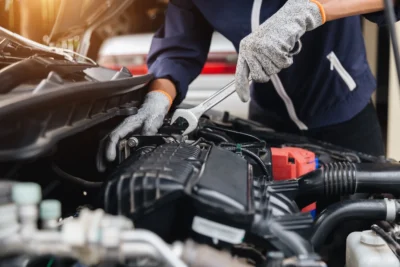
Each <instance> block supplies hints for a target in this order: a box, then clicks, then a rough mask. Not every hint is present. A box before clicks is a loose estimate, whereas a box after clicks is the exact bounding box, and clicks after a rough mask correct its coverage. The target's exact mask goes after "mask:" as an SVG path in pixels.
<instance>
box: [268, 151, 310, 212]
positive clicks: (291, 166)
mask: <svg viewBox="0 0 400 267" xmlns="http://www.w3.org/2000/svg"><path fill="white" fill-rule="evenodd" d="M271 154H272V175H273V177H274V180H275V181H281V180H289V179H296V178H299V177H300V176H302V175H304V174H306V173H308V172H311V171H314V170H315V169H317V168H318V158H317V157H316V156H315V154H314V153H313V152H311V151H309V150H306V149H302V148H297V147H283V148H276V147H273V148H271ZM302 211H303V212H310V213H311V214H312V215H313V217H315V215H316V203H312V204H310V205H309V206H307V207H305V208H303V209H302Z"/></svg>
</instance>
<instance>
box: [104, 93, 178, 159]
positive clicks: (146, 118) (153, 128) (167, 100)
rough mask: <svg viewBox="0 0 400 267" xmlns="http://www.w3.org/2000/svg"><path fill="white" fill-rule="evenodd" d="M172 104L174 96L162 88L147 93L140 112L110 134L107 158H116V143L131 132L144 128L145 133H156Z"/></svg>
mask: <svg viewBox="0 0 400 267" xmlns="http://www.w3.org/2000/svg"><path fill="white" fill-rule="evenodd" d="M171 104H172V98H171V96H169V94H168V93H166V92H164V91H162V90H154V91H151V92H149V93H147V95H146V97H145V100H144V102H143V105H142V107H141V108H140V109H139V110H138V113H137V114H135V115H132V116H130V117H128V118H126V119H125V120H124V121H123V122H122V123H121V124H120V125H119V126H118V127H117V128H115V129H114V131H112V132H111V134H110V142H109V144H108V146H107V150H106V158H107V160H109V161H113V160H115V157H116V153H117V152H116V145H117V143H118V141H119V140H120V139H122V138H124V137H125V136H126V135H128V134H129V133H132V132H133V131H135V130H138V129H140V128H142V134H143V135H154V134H156V133H157V131H158V129H159V128H160V127H161V126H162V124H163V121H164V118H165V115H166V114H167V113H168V110H169V108H170V106H171Z"/></svg>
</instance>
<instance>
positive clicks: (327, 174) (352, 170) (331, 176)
mask: <svg viewBox="0 0 400 267" xmlns="http://www.w3.org/2000/svg"><path fill="white" fill-rule="evenodd" d="M322 171H323V179H324V191H325V195H326V196H330V195H344V194H354V193H355V190H356V185H357V181H356V171H357V170H356V166H355V164H354V163H351V162H335V163H331V164H327V165H324V168H323V169H322Z"/></svg>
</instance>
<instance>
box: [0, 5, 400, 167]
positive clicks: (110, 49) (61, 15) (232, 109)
mask: <svg viewBox="0 0 400 267" xmlns="http://www.w3.org/2000/svg"><path fill="white" fill-rule="evenodd" d="M167 5H168V0H0V26H2V27H5V28H7V29H9V30H11V31H13V32H15V33H18V34H21V35H22V36H24V37H27V38H29V39H32V40H34V41H36V42H40V43H43V44H47V45H51V46H59V47H64V48H68V49H71V50H74V51H77V52H79V53H81V54H85V55H87V56H89V57H90V58H92V59H95V60H97V61H98V62H99V64H100V65H102V66H105V67H108V68H112V69H120V68H121V67H122V66H125V67H127V68H128V69H129V70H130V71H131V72H132V74H134V75H142V74H145V73H146V72H147V67H146V56H147V53H148V51H149V48H150V45H151V38H152V35H153V34H154V32H155V31H156V30H157V29H158V28H159V27H160V26H161V25H162V24H163V22H164V14H165V11H166V8H167ZM362 25H363V33H364V37H365V40H366V48H367V53H368V60H369V63H370V66H371V69H372V70H373V73H374V75H375V77H376V78H377V81H378V86H377V90H376V93H375V94H374V97H373V101H374V104H375V106H376V109H377V112H378V115H379V119H380V123H381V126H382V130H383V135H384V137H385V142H386V147H387V156H389V157H393V158H396V159H397V160H400V138H399V136H400V124H399V123H398V121H399V120H398V118H399V117H400V95H399V93H398V92H399V83H398V80H397V78H396V75H395V66H394V63H393V58H392V51H391V48H390V46H389V35H388V31H387V29H386V28H385V27H382V28H378V27H377V26H376V25H375V24H373V23H370V22H369V21H366V20H364V19H362ZM396 27H397V30H398V31H399V33H398V35H399V36H400V26H399V24H398V25H397V26H396ZM89 44H90V45H89ZM236 60H237V55H236V52H235V50H234V49H233V46H232V44H231V43H230V42H229V41H228V40H227V39H225V38H224V37H223V36H222V35H220V34H218V33H215V34H214V36H213V39H212V43H211V48H210V53H209V57H208V60H207V63H206V65H205V66H204V69H203V71H202V74H201V75H200V76H199V77H198V78H197V79H196V80H195V81H194V82H193V83H192V84H191V86H190V90H189V93H188V96H187V98H186V100H185V102H186V103H190V104H198V103H200V102H202V101H203V100H205V99H206V98H207V97H208V96H209V95H210V94H212V93H213V92H215V91H216V90H218V89H219V88H221V87H222V86H224V85H225V84H227V83H228V82H230V81H231V80H232V79H233V78H234V73H235V65H236ZM216 109H218V110H221V111H228V112H229V113H231V114H233V115H236V116H239V117H242V118H247V114H248V110H247V109H248V105H247V104H246V103H242V102H241V101H240V100H239V99H238V97H237V96H236V95H232V96H231V97H229V98H228V99H226V100H225V101H223V102H222V103H221V104H220V105H218V106H217V107H216Z"/></svg>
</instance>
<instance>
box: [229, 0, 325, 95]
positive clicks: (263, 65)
mask: <svg viewBox="0 0 400 267" xmlns="http://www.w3.org/2000/svg"><path fill="white" fill-rule="evenodd" d="M325 20H326V18H325V12H324V9H323V7H322V5H321V4H320V3H319V2H317V1H316V0H288V1H287V2H286V3H285V4H284V5H283V7H282V8H281V9H279V10H278V11H277V12H276V13H275V14H274V15H272V16H271V17H270V18H269V19H268V20H267V21H265V22H264V23H263V24H261V25H260V26H259V27H258V28H257V29H256V30H255V31H254V32H253V33H251V34H249V35H248V36H246V37H245V38H244V39H243V40H242V41H241V42H240V48H239V58H238V64H237V69H236V77H235V78H236V84H235V86H236V92H237V93H238V95H239V97H240V99H241V100H242V101H243V102H247V101H248V100H249V98H250V93H249V78H251V79H252V80H253V81H255V82H260V83H266V82H268V81H269V79H270V76H271V75H273V74H277V73H278V72H279V71H280V70H281V69H284V68H288V67H289V66H290V65H292V63H293V54H291V51H292V50H293V49H294V47H295V44H296V42H297V41H299V39H300V37H301V36H303V34H304V33H305V32H306V31H311V30H313V29H315V28H317V27H319V26H321V25H322V24H323V23H325Z"/></svg>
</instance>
